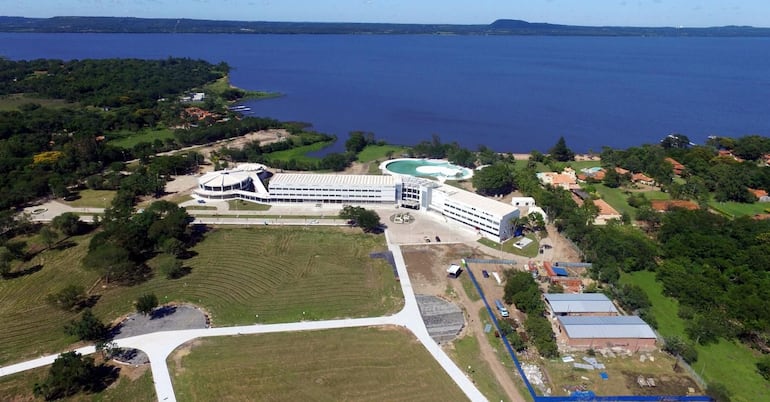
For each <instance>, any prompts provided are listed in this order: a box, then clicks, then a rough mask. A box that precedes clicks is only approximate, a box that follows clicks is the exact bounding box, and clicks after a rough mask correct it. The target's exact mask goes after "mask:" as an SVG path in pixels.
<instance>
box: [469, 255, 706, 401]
mask: <svg viewBox="0 0 770 402" xmlns="http://www.w3.org/2000/svg"><path fill="white" fill-rule="evenodd" d="M468 262H473V260H469V259H466V260H463V261H462V265H463V269H465V271H466V272H468V277H469V278H471V282H473V286H474V287H475V288H476V291H477V292H479V296H480V297H481V300H482V301H483V302H484V306H485V307H486V308H487V313H489V317H490V318H491V319H492V323H493V324H494V326H495V329H497V332H498V333H499V334H502V333H503V332H502V330H501V329H500V324H499V323H498V321H497V315H496V314H495V312H494V310H493V309H492V307H491V306H490V305H489V302H487V297H486V295H485V294H484V291H483V290H481V286H480V285H479V283H478V281H476V276H475V275H474V274H473V270H472V269H471V267H470V266H469V265H468ZM500 339H502V341H503V345H504V346H505V350H507V351H508V354H509V355H510V356H511V360H513V364H514V365H515V366H516V371H517V372H518V373H519V376H521V379H522V380H523V381H524V385H525V386H526V387H527V391H528V392H529V394H530V395H531V396H532V399H534V401H535V402H583V401H597V402H611V401H618V402H635V401H638V402H711V401H713V399H711V398H710V397H708V396H703V395H616V396H607V395H601V396H600V395H594V394H593V393H592V392H590V391H588V392H579V393H574V394H573V395H570V396H541V395H537V393H536V392H535V388H533V387H532V384H531V383H530V382H529V379H528V378H527V376H526V375H525V374H524V370H523V369H522V368H521V363H520V362H519V359H518V358H517V357H516V352H514V350H513V348H512V347H511V344H510V343H509V342H508V338H506V337H505V336H502V335H501V336H500Z"/></svg>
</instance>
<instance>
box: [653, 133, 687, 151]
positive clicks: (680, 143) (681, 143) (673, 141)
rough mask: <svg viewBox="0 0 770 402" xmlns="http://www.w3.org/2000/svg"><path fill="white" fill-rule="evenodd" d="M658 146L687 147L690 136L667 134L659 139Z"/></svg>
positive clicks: (666, 147)
mask: <svg viewBox="0 0 770 402" xmlns="http://www.w3.org/2000/svg"><path fill="white" fill-rule="evenodd" d="M660 146H662V147H663V148H664V149H672V148H680V149H683V148H687V147H689V146H690V138H689V137H687V136H686V135H684V134H669V135H667V136H666V138H663V139H662V140H660Z"/></svg>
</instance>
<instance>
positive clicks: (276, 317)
mask: <svg viewBox="0 0 770 402" xmlns="http://www.w3.org/2000/svg"><path fill="white" fill-rule="evenodd" d="M90 237H91V236H83V237H78V238H74V239H72V240H73V243H74V246H73V247H69V248H66V249H64V250H52V251H47V252H45V253H44V254H43V255H42V258H43V268H42V269H41V270H39V271H37V272H34V273H32V274H29V275H26V276H22V277H19V278H15V279H10V280H8V279H6V280H2V281H0V321H1V322H3V326H2V329H0V365H2V364H6V363H10V362H15V361H20V360H24V359H25V358H28V357H31V356H37V355H41V354H44V353H52V352H56V351H60V350H63V349H64V348H65V347H66V346H67V345H70V344H72V343H73V342H75V341H76V339H75V338H73V337H68V336H66V335H65V334H64V332H63V331H62V328H63V327H64V325H65V324H66V323H68V322H69V321H70V320H72V319H74V318H76V317H77V314H75V313H72V312H64V311H61V310H59V309H56V308H54V307H51V306H49V305H48V304H47V303H46V301H45V298H46V295H47V294H49V293H53V292H56V291H58V290H60V289H62V288H64V287H65V286H67V285H69V284H79V285H82V286H83V287H84V288H86V289H90V288H91V287H92V286H93V285H95V284H96V281H97V279H98V275H97V274H96V273H94V272H91V271H87V270H84V269H83V268H82V267H81V260H82V258H83V257H84V256H85V254H86V251H87V249H88V242H89V241H90ZM385 249H386V245H385V241H384V237H383V236H376V235H365V234H361V233H360V231H357V230H356V231H354V230H352V229H336V228H321V227H316V228H313V230H307V229H306V228H295V227H280V228H279V227H272V226H270V227H259V228H253V227H251V228H233V229H215V230H213V231H212V232H210V233H209V234H208V235H207V237H206V239H205V240H204V241H203V242H201V243H200V244H198V245H197V246H196V247H195V248H194V249H193V251H194V252H195V253H197V255H196V256H195V257H193V258H191V259H189V260H185V261H184V264H185V266H187V267H190V268H191V272H190V274H189V275H187V276H185V277H182V278H180V279H177V280H168V279H166V278H165V277H164V276H163V275H154V276H153V277H152V278H150V279H149V280H147V281H146V282H144V283H141V284H139V285H135V286H131V287H108V288H105V289H103V288H101V287H96V288H95V292H94V293H95V294H98V295H99V296H100V299H99V301H98V303H97V304H96V306H94V312H95V314H96V315H97V316H98V317H100V318H102V319H103V320H106V321H111V320H114V319H116V318H118V317H120V316H122V315H124V314H127V313H130V312H132V311H133V302H134V300H136V298H137V297H138V296H139V295H141V294H143V293H148V292H152V293H155V294H156V295H157V296H158V298H159V299H160V301H161V303H165V302H170V301H182V302H190V303H195V304H198V305H200V306H202V307H203V308H205V309H206V310H207V311H208V312H210V314H211V316H212V322H213V324H214V325H217V326H224V325H234V324H252V323H255V322H257V321H259V322H290V321H297V320H302V319H305V320H316V319H329V318H335V317H362V316H378V315H383V314H387V313H392V312H395V311H397V310H398V309H399V308H400V307H401V306H402V304H403V296H402V294H401V290H400V287H399V286H398V283H397V282H396V281H395V280H394V277H393V270H392V269H391V268H390V267H389V266H388V265H387V263H385V262H384V261H383V260H379V259H376V260H375V259H371V258H369V253H370V252H373V251H382V250H385ZM39 262H40V258H39V257H35V258H34V259H33V260H32V261H29V262H28V263H27V266H32V265H34V264H37V263H39ZM155 263H156V262H155V261H154V260H151V261H150V265H151V266H153V265H154V264H155ZM257 314H259V318H258V319H257V318H256V315H257Z"/></svg>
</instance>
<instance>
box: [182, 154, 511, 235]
mask: <svg viewBox="0 0 770 402" xmlns="http://www.w3.org/2000/svg"><path fill="white" fill-rule="evenodd" d="M242 166H243V165H242ZM268 175H269V174H268V173H267V172H266V171H265V170H264V166H262V165H247V166H246V168H242V167H238V168H237V169H233V170H223V171H216V172H210V173H206V174H205V175H203V176H201V178H200V179H198V188H197V189H196V190H195V192H194V196H196V197H198V198H204V199H212V200H227V199H236V198H238V199H243V200H247V201H253V202H259V203H265V204H270V203H284V204H294V203H313V204H322V203H334V204H380V205H399V206H403V207H407V208H414V209H418V210H423V211H426V212H435V213H438V214H440V215H442V216H443V217H444V218H445V219H446V220H447V222H449V221H451V222H454V223H458V224H461V225H462V226H464V227H465V228H467V229H470V230H473V231H475V232H476V233H477V234H478V235H480V236H484V237H487V238H489V239H492V240H494V241H497V242H499V241H501V240H506V239H508V238H510V237H511V236H512V235H513V226H512V224H511V219H512V218H514V217H518V216H519V209H518V208H517V207H515V206H513V205H509V204H506V203H502V202H498V201H495V200H492V199H489V198H486V197H483V196H481V195H478V194H476V193H472V192H470V191H466V190H463V189H459V188H456V187H452V186H447V185H442V184H439V183H437V182H435V181H431V180H427V179H419V178H416V177H412V176H402V175H398V176H391V175H340V174H306V173H298V174H294V173H278V174H276V175H274V176H272V177H271V178H270V181H269V184H268V188H265V186H264V184H263V183H262V179H264V178H266V177H267V176H268Z"/></svg>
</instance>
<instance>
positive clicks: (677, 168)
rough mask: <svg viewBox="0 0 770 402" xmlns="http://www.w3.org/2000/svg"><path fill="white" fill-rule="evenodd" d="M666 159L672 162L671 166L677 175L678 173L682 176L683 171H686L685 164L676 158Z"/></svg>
mask: <svg viewBox="0 0 770 402" xmlns="http://www.w3.org/2000/svg"><path fill="white" fill-rule="evenodd" d="M664 160H665V161H666V162H668V163H670V164H671V167H672V168H673V170H674V174H675V175H677V176H681V175H682V173H683V172H684V165H682V164H681V163H679V162H678V161H677V160H676V159H674V158H666V159H664Z"/></svg>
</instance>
